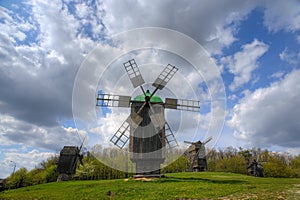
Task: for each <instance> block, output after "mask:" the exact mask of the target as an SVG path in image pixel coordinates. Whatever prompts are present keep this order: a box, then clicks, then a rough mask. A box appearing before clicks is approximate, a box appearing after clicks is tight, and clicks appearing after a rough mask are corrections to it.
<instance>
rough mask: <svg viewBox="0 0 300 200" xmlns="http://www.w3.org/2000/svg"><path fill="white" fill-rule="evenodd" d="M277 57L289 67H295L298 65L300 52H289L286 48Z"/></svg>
mask: <svg viewBox="0 0 300 200" xmlns="http://www.w3.org/2000/svg"><path fill="white" fill-rule="evenodd" d="M279 57H280V59H281V60H282V61H285V62H287V63H289V64H291V65H297V64H298V63H300V51H299V52H298V53H296V52H293V51H290V50H289V49H288V48H285V49H284V50H283V51H282V52H281V53H280V54H279Z"/></svg>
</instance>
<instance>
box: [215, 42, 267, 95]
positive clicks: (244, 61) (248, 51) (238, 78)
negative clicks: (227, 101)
mask: <svg viewBox="0 0 300 200" xmlns="http://www.w3.org/2000/svg"><path fill="white" fill-rule="evenodd" d="M268 48H269V46H268V45H267V44H265V43H263V42H261V41H259V40H257V39H254V40H253V42H252V43H249V44H245V45H243V46H242V50H241V51H239V52H236V53H235V54H234V55H232V56H227V57H224V58H222V59H221V61H222V63H223V64H225V65H227V67H228V69H229V71H230V73H232V74H234V75H235V76H234V80H233V83H232V84H231V85H230V86H229V88H230V90H232V91H234V90H236V89H237V88H239V87H240V86H242V85H244V84H245V83H248V82H249V81H250V80H251V78H252V75H253V73H252V72H253V71H254V70H255V69H256V68H257V67H258V59H259V58H260V57H261V56H263V55H264V54H265V53H266V52H267V50H268Z"/></svg>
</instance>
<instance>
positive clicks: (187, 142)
mask: <svg viewBox="0 0 300 200" xmlns="http://www.w3.org/2000/svg"><path fill="white" fill-rule="evenodd" d="M183 142H184V143H186V144H195V142H189V141H183Z"/></svg>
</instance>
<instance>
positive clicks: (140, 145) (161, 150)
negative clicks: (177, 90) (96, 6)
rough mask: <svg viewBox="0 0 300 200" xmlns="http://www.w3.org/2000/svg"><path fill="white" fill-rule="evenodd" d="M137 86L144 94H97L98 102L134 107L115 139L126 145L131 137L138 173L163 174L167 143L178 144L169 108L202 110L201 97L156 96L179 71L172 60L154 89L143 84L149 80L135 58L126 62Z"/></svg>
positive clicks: (169, 144) (131, 157) (131, 147)
mask: <svg viewBox="0 0 300 200" xmlns="http://www.w3.org/2000/svg"><path fill="white" fill-rule="evenodd" d="M123 65H124V67H125V70H126V72H127V74H128V76H129V79H130V81H131V83H132V85H133V87H134V88H137V87H140V89H141V92H142V94H141V95H139V96H137V97H135V98H134V99H131V96H123V95H113V94H102V93H99V94H98V96H97V105H96V106H102V107H130V110H131V111H130V115H129V117H128V118H127V119H126V120H125V121H124V122H123V124H122V125H121V127H120V128H119V129H118V130H117V132H116V133H115V134H114V135H113V137H112V138H111V140H110V141H111V142H112V143H113V144H114V145H116V146H117V147H119V148H121V149H122V148H123V147H124V146H125V145H126V143H127V142H128V141H129V153H130V160H131V161H132V162H133V163H135V164H136V173H137V174H144V175H149V174H150V175H151V174H152V175H153V174H160V165H161V164H162V163H163V162H164V160H165V150H166V144H168V147H169V148H173V147H176V146H178V143H177V141H176V139H175V137H174V134H173V132H172V130H171V129H170V126H169V124H168V123H167V122H166V121H165V114H164V112H165V109H166V108H168V109H176V110H186V111H194V112H198V111H199V108H200V105H199V104H200V103H199V101H194V100H181V99H171V98H166V99H165V101H164V102H163V100H162V99H161V98H160V97H158V96H155V95H154V94H155V93H156V92H157V91H158V90H162V89H163V88H164V87H165V86H166V84H167V83H168V82H169V81H170V79H171V78H172V77H173V76H174V74H175V73H176V72H177V70H178V68H176V67H175V66H172V65H170V64H168V65H167V67H165V69H164V70H163V71H162V72H161V73H160V75H159V76H158V77H157V79H156V80H155V81H154V83H153V84H152V86H153V87H154V89H153V91H152V93H151V92H150V91H149V90H147V91H145V90H144V88H143V84H144V83H145V81H144V79H143V77H142V75H141V73H140V71H139V68H138V66H137V64H136V62H135V60H134V59H132V60H129V61H128V62H126V63H124V64H123Z"/></svg>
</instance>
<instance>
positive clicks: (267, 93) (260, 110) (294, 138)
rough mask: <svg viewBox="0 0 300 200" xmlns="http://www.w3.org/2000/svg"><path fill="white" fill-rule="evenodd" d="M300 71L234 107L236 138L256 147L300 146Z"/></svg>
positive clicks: (261, 89) (248, 95) (257, 91)
mask: <svg viewBox="0 0 300 200" xmlns="http://www.w3.org/2000/svg"><path fill="white" fill-rule="evenodd" d="M299 76H300V70H295V71H292V72H291V73H290V74H288V75H286V76H285V78H284V79H282V80H280V81H278V82H275V83H273V84H272V85H271V86H270V87H267V88H260V89H257V90H256V91H254V92H253V93H248V94H246V95H245V97H244V98H243V99H241V100H240V102H239V103H238V104H237V105H235V106H234V108H233V109H232V113H231V119H230V120H229V121H228V124H229V125H230V126H231V127H232V128H233V129H234V130H235V136H236V137H238V138H241V139H243V140H245V141H248V142H249V143H250V145H252V146H256V147H271V146H275V145H277V146H281V147H290V148H295V147H299V145H300V134H299V132H300V125H299V117H300V110H299V109H297V108H298V107H299V104H300V84H299Z"/></svg>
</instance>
